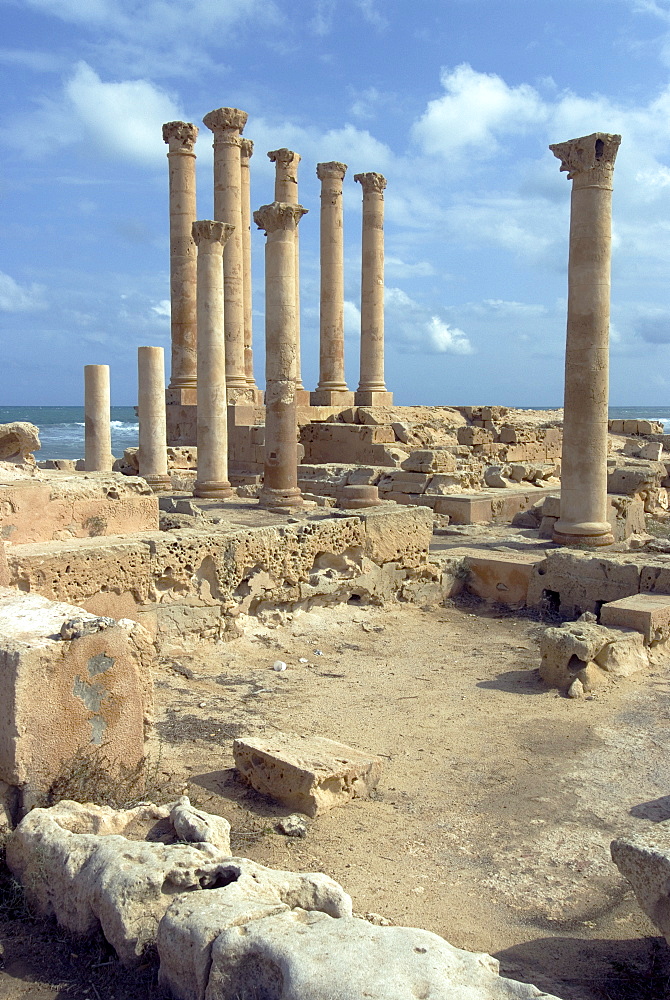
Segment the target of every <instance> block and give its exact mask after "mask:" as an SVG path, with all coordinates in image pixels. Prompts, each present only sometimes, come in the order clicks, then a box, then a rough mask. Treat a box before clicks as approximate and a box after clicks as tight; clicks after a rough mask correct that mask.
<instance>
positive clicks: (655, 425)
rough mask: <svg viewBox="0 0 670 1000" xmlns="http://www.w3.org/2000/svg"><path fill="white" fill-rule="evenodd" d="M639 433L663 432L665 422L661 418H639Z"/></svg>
mask: <svg viewBox="0 0 670 1000" xmlns="http://www.w3.org/2000/svg"><path fill="white" fill-rule="evenodd" d="M637 433H638V434H662V433H663V423H662V422H661V421H660V420H638V422H637Z"/></svg>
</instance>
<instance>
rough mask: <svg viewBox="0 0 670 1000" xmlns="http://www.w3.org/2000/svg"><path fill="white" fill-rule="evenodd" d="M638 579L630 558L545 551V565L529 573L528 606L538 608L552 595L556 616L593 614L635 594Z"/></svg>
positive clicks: (568, 550) (638, 587) (635, 567)
mask: <svg viewBox="0 0 670 1000" xmlns="http://www.w3.org/2000/svg"><path fill="white" fill-rule="evenodd" d="M640 575H641V567H640V565H639V564H638V563H637V562H636V560H635V558H634V557H632V556H627V555H618V554H616V553H611V554H609V555H596V554H591V553H589V552H580V551H577V550H574V549H552V550H548V551H547V553H546V559H545V562H544V563H541V564H540V565H539V566H538V567H537V568H536V569H535V570H534V572H533V575H532V578H531V581H530V584H529V587H528V604H529V606H530V607H541V606H542V605H543V603H544V601H545V600H546V597H547V595H556V596H557V598H558V600H559V601H560V612H561V614H563V615H565V616H566V617H577V616H578V615H581V614H582V612H584V611H593V612H597V611H598V609H599V607H600V605H601V604H604V603H607V602H609V601H616V600H618V599H619V598H620V597H629V596H630V595H631V594H637V593H638V592H639V590H640ZM649 589H652V588H651V587H649ZM659 589H660V588H659Z"/></svg>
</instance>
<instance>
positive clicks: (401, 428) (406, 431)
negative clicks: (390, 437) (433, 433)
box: [391, 420, 410, 444]
mask: <svg viewBox="0 0 670 1000" xmlns="http://www.w3.org/2000/svg"><path fill="white" fill-rule="evenodd" d="M391 427H392V428H393V432H394V434H395V436H396V440H398V441H400V442H401V443H402V444H408V442H409V435H410V427H409V425H408V424H405V423H403V422H402V421H400V420H396V421H394V422H393V423H392V424H391Z"/></svg>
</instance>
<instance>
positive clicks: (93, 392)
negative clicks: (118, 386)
mask: <svg viewBox="0 0 670 1000" xmlns="http://www.w3.org/2000/svg"><path fill="white" fill-rule="evenodd" d="M113 462H114V456H113V455H112V430H111V424H110V413H109V365H84V465H85V467H86V471H87V472H111V470H112V463H113Z"/></svg>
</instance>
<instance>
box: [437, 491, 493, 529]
mask: <svg viewBox="0 0 670 1000" xmlns="http://www.w3.org/2000/svg"><path fill="white" fill-rule="evenodd" d="M433 509H434V511H435V513H436V514H448V515H449V517H450V519H451V524H488V523H489V521H490V520H491V517H492V514H491V499H490V497H487V496H480V497H471V496H470V497H466V496H440V497H438V498H437V500H436V501H435V507H434V508H433Z"/></svg>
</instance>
